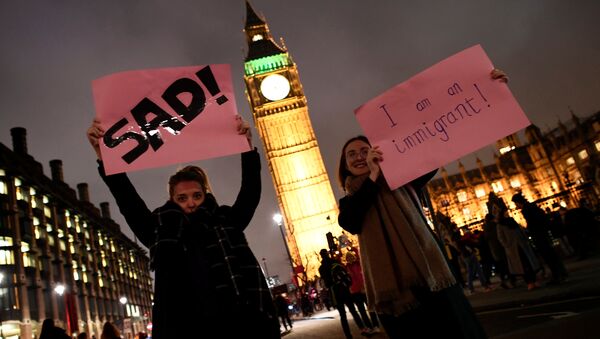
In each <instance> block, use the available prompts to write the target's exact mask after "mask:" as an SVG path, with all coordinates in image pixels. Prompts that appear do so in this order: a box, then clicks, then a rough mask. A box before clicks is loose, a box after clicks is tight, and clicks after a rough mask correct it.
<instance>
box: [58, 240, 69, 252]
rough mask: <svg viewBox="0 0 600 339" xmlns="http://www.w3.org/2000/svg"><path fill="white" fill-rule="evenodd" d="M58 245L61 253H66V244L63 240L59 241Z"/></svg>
mask: <svg viewBox="0 0 600 339" xmlns="http://www.w3.org/2000/svg"><path fill="white" fill-rule="evenodd" d="M58 243H59V244H60V249H61V251H67V244H66V243H65V241H64V240H60V241H59V242H58Z"/></svg>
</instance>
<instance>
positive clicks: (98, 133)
mask: <svg viewBox="0 0 600 339" xmlns="http://www.w3.org/2000/svg"><path fill="white" fill-rule="evenodd" d="M103 136H104V128H102V126H100V120H98V118H94V121H93V122H92V125H91V126H90V127H89V128H88V130H87V138H88V141H89V142H90V144H91V145H92V148H93V149H94V151H95V152H96V156H97V157H98V160H102V154H100V142H99V140H100V138H102V137H103Z"/></svg>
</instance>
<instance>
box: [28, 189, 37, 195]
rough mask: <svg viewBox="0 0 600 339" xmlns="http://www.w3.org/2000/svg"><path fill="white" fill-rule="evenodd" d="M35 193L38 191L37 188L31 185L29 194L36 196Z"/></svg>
mask: <svg viewBox="0 0 600 339" xmlns="http://www.w3.org/2000/svg"><path fill="white" fill-rule="evenodd" d="M35 194H36V192H35V188H33V187H30V188H29V195H31V196H34V195H35Z"/></svg>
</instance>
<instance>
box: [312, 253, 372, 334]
mask: <svg viewBox="0 0 600 339" xmlns="http://www.w3.org/2000/svg"><path fill="white" fill-rule="evenodd" d="M319 254H320V255H321V266H320V267H319V274H320V275H321V278H322V279H323V281H325V286H327V288H328V289H329V291H330V292H331V297H332V298H333V305H334V306H335V308H336V309H337V311H338V313H339V315H340V322H341V323H342V330H343V331H344V335H345V336H346V339H351V338H352V333H351V332H350V325H349V324H348V318H347V317H346V307H348V310H349V311H350V314H351V315H352V318H353V319H354V322H355V323H356V325H357V326H358V328H359V329H360V331H361V334H363V335H367V336H368V335H370V334H371V333H372V332H371V331H370V330H369V329H367V328H366V327H365V325H364V324H363V322H362V319H361V318H360V316H359V315H358V313H357V312H356V307H354V303H353V302H352V296H351V295H350V285H351V284H352V281H351V278H350V275H349V274H348V272H347V271H346V269H345V268H344V266H342V264H341V263H340V262H338V261H336V260H334V259H332V258H331V257H330V256H329V251H327V250H326V249H322V250H321V251H320V252H319Z"/></svg>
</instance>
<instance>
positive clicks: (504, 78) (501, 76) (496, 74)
mask: <svg viewBox="0 0 600 339" xmlns="http://www.w3.org/2000/svg"><path fill="white" fill-rule="evenodd" d="M490 74H491V76H492V79H494V80H499V81H500V82H503V83H507V82H508V75H506V73H505V72H504V71H503V70H500V69H497V68H494V69H493V70H492V72H491V73H490Z"/></svg>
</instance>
